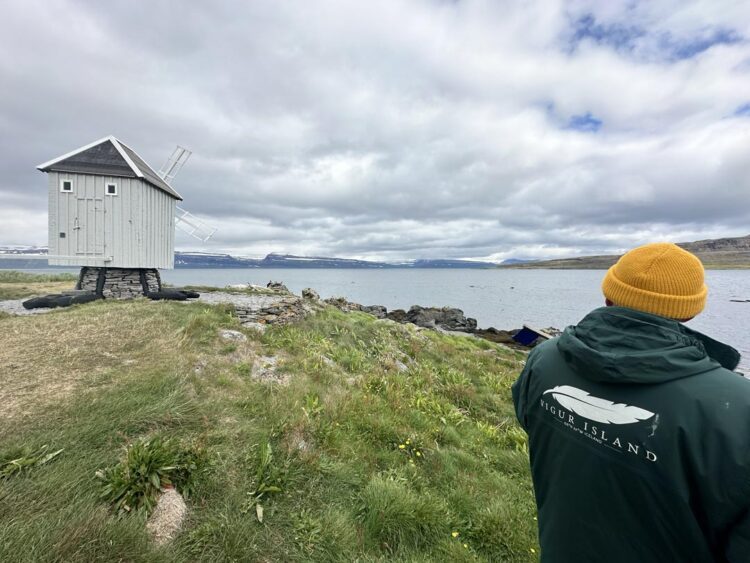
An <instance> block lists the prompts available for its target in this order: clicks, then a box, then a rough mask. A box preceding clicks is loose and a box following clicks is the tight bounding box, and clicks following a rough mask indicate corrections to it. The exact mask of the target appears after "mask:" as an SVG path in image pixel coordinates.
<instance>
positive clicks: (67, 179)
mask: <svg viewBox="0 0 750 563" xmlns="http://www.w3.org/2000/svg"><path fill="white" fill-rule="evenodd" d="M65 182H68V183H70V189H69V190H66V189H64V188H65ZM60 192H61V193H64V194H72V193H73V192H75V186H74V185H73V179H72V178H60Z"/></svg>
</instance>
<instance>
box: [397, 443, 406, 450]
mask: <svg viewBox="0 0 750 563" xmlns="http://www.w3.org/2000/svg"><path fill="white" fill-rule="evenodd" d="M404 448H406V446H405V445H404V444H399V445H398V449H399V450H403V449H404Z"/></svg>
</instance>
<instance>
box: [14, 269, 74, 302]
mask: <svg viewBox="0 0 750 563" xmlns="http://www.w3.org/2000/svg"><path fill="white" fill-rule="evenodd" d="M77 280H78V276H77V275H76V274H67V273H63V274H29V273H27V272H16V271H15V270H0V301H2V300H5V299H23V298H24V297H31V296H32V295H44V294H47V293H59V292H61V291H66V290H70V289H73V287H74V285H75V282H76V281H77Z"/></svg>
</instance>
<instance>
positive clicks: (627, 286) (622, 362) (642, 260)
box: [513, 243, 750, 563]
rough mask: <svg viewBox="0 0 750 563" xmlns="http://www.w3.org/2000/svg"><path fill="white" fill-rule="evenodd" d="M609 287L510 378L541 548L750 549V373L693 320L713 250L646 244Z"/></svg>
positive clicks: (558, 551) (583, 555) (618, 557)
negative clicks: (740, 370) (525, 443)
mask: <svg viewBox="0 0 750 563" xmlns="http://www.w3.org/2000/svg"><path fill="white" fill-rule="evenodd" d="M602 289H603V292H604V296H605V297H606V304H607V306H606V307H601V308H599V309H596V310H594V311H592V312H591V313H589V314H588V315H587V316H586V317H585V318H584V319H583V320H582V321H581V322H580V323H578V324H577V325H576V326H571V327H568V328H567V329H566V330H565V331H564V332H563V334H562V335H561V336H560V337H559V338H556V339H553V340H549V341H547V342H544V343H543V344H541V345H539V346H537V347H536V348H534V350H532V352H531V354H529V358H528V361H527V362H526V366H525V368H524V370H523V372H522V373H521V375H520V377H519V378H518V380H517V381H516V382H515V383H514V385H513V402H514V404H515V408H516V415H517V417H518V420H519V422H520V423H521V425H522V426H523V428H524V429H525V430H526V432H527V433H528V436H529V452H530V458H531V473H532V478H533V481H534V491H535V494H536V502H537V508H538V522H539V542H540V546H541V548H542V553H541V560H542V561H546V562H575V563H583V562H589V561H591V562H606V563H617V562H623V563H625V562H627V563H649V562H657V561H658V562H660V563H664V562H703V561H705V562H709V561H730V562H739V561H743V562H750V380H747V379H745V378H744V377H742V376H741V375H739V374H737V373H735V372H734V371H733V370H734V369H735V368H736V367H737V365H738V364H739V360H740V355H739V353H738V352H737V351H736V350H734V349H733V348H731V347H729V346H727V345H725V344H722V343H720V342H717V341H716V340H713V339H711V338H709V337H708V336H705V335H703V334H701V333H699V332H696V331H694V330H691V329H690V328H688V327H686V326H685V325H684V324H682V322H684V321H687V320H689V319H690V318H692V317H694V316H695V315H697V314H698V313H700V312H701V311H702V310H703V307H704V305H705V302H706V295H707V288H706V286H705V283H704V272H703V266H702V264H701V263H700V261H699V260H698V258H696V257H695V256H693V255H692V254H690V253H689V252H687V251H685V250H683V249H681V248H680V247H678V246H676V245H674V244H667V243H657V244H649V245H646V246H642V247H639V248H636V249H634V250H631V251H630V252H628V253H627V254H625V255H624V256H623V257H622V258H620V260H619V261H618V262H617V264H615V265H614V266H613V267H612V268H610V270H609V271H608V272H607V274H606V277H605V278H604V281H603V283H602ZM737 329H738V330H745V329H746V327H737Z"/></svg>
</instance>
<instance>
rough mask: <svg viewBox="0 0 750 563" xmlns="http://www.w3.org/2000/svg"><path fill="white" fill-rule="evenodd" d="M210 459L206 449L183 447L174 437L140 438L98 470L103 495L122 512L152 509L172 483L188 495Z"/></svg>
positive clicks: (102, 496) (184, 494) (183, 493)
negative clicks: (115, 461) (120, 457)
mask: <svg viewBox="0 0 750 563" xmlns="http://www.w3.org/2000/svg"><path fill="white" fill-rule="evenodd" d="M207 461H208V458H207V456H206V453H205V451H204V450H202V449H199V448H196V447H193V446H190V447H182V446H181V445H180V444H179V443H178V442H176V441H174V440H163V439H162V438H160V437H156V438H153V439H151V440H138V441H136V442H133V443H132V444H130V445H129V446H128V447H127V448H126V454H125V459H124V460H123V461H121V462H120V463H118V464H116V465H113V466H110V467H107V468H105V469H101V470H99V471H97V472H96V477H97V479H99V480H100V481H101V482H102V485H103V488H102V492H101V498H103V499H105V500H107V501H109V502H110V503H112V504H113V506H114V508H115V509H116V510H117V512H119V513H123V512H130V511H131V510H139V509H141V508H144V509H145V510H146V511H147V512H151V510H153V508H154V506H155V505H156V501H157V498H158V495H159V492H160V491H161V490H162V489H163V488H165V487H169V486H173V487H175V488H176V489H177V490H178V491H179V492H180V493H181V494H182V495H183V496H185V497H189V496H190V495H191V494H192V493H193V492H194V488H195V476H196V474H197V473H198V472H200V471H201V470H202V469H204V468H205V467H206V465H207Z"/></svg>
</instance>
